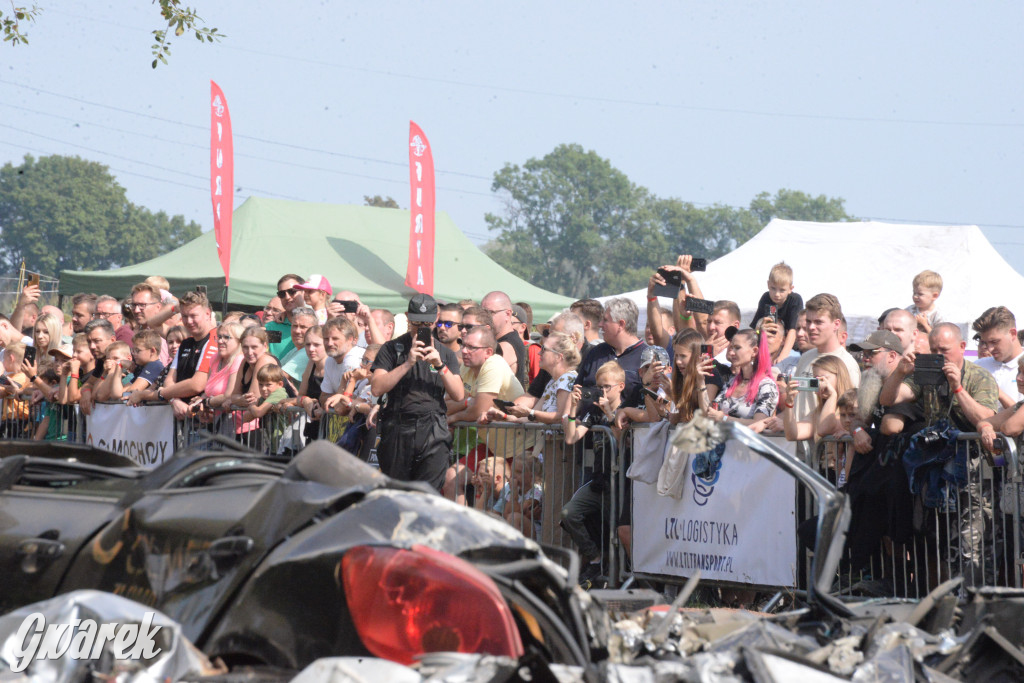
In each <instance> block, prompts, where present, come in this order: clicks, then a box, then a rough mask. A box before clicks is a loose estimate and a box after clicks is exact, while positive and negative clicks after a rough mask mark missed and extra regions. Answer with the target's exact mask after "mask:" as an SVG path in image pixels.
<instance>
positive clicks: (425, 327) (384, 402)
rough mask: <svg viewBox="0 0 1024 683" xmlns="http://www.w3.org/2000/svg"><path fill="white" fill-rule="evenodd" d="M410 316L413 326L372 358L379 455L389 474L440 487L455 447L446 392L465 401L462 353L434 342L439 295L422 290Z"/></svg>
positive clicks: (416, 297)
mask: <svg viewBox="0 0 1024 683" xmlns="http://www.w3.org/2000/svg"><path fill="white" fill-rule="evenodd" d="M406 316H407V317H408V320H409V331H408V332H406V333H405V334H403V335H401V336H400V337H396V338H394V339H392V340H391V341H388V342H386V343H385V344H384V345H383V346H382V347H381V348H380V351H378V352H377V358H376V359H375V360H374V362H373V367H372V371H373V375H372V377H371V378H370V387H371V389H372V391H373V395H374V396H379V397H381V410H380V424H379V429H380V445H379V446H378V448H377V459H378V460H379V462H380V469H381V471H382V472H384V474H386V475H388V476H389V477H393V478H395V479H401V480H403V481H425V482H427V483H429V484H430V485H431V486H433V487H435V488H437V489H439V490H440V488H441V485H442V484H443V483H444V478H445V472H446V471H447V469H448V458H449V456H450V455H451V452H452V435H451V432H450V431H448V422H447V420H446V408H445V402H444V397H445V393H446V392H447V394H448V395H449V396H451V397H452V398H453V399H454V400H456V401H461V400H462V397H463V396H464V394H465V390H464V388H463V386H462V378H461V377H460V376H459V361H458V358H456V356H455V354H454V353H452V351H451V350H450V349H448V348H447V347H445V346H443V345H441V344H436V345H435V344H433V343H432V339H433V337H432V335H431V333H430V330H431V329H432V328H433V326H434V323H435V321H436V320H437V303H436V302H435V301H434V298H433V297H431V296H429V295H427V294H417V295H416V296H414V297H413V298H412V299H411V300H410V301H409V310H408V313H407V314H406ZM423 331H426V333H425V334H423Z"/></svg>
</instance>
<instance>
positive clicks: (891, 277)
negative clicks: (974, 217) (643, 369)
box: [602, 218, 1024, 346]
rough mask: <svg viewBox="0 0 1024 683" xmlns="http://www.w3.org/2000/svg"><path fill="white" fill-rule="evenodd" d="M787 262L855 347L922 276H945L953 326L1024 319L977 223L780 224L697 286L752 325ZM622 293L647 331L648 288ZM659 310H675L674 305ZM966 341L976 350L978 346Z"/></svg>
mask: <svg viewBox="0 0 1024 683" xmlns="http://www.w3.org/2000/svg"><path fill="white" fill-rule="evenodd" d="M695 256H699V254H695ZM779 261H785V262H786V263H787V264H789V265H790V266H791V267H792V268H793V284H794V287H795V289H796V292H797V293H799V294H800V295H801V296H802V297H803V299H804V301H805V302H806V301H807V300H808V299H809V298H811V297H812V296H814V295H815V294H818V293H821V292H829V293H831V294H834V295H835V296H837V297H838V298H839V302H840V303H841V304H842V307H843V314H844V315H845V316H846V319H847V324H848V326H849V333H850V334H849V340H848V343H853V342H855V341H858V340H861V339H864V338H865V337H866V336H867V334H869V333H870V332H871V330H874V329H875V328H877V327H878V320H877V319H878V316H879V315H880V314H881V313H882V312H883V311H885V310H886V309H888V308H892V307H897V306H898V307H900V308H905V307H907V306H909V305H910V304H911V303H913V302H912V301H911V298H910V295H911V290H912V285H911V282H912V280H913V279H914V276H915V275H916V274H917V273H919V272H921V271H922V270H934V271H936V272H937V273H939V274H940V275H942V280H943V289H942V295H941V296H940V297H939V299H938V301H937V302H936V305H937V306H938V308H939V311H940V312H941V313H942V315H943V317H944V319H945V320H947V321H949V322H954V323H957V324H959V325H961V327H962V329H964V330H965V331H967V330H969V329H970V324H971V322H972V321H973V320H974V319H975V318H977V317H978V316H979V315H980V314H981V313H982V312H984V311H985V309H987V308H988V307H990V306H1006V307H1007V308H1009V309H1010V310H1011V311H1013V313H1014V314H1015V315H1018V316H1024V277H1022V276H1021V275H1020V274H1019V273H1018V272H1017V271H1015V270H1014V269H1013V268H1012V267H1010V265H1009V264H1008V263H1007V262H1006V261H1004V260H1003V257H1002V256H1000V255H999V253H998V252H997V251H996V250H995V248H993V246H992V245H991V244H990V243H989V241H988V240H987V239H986V238H985V236H984V235H983V234H982V232H981V230H980V229H979V228H978V227H977V226H976V225H953V226H934V225H902V224H897V223H879V222H863V223H811V222H805V221H786V220H780V219H777V218H776V219H773V220H772V221H771V222H770V223H769V224H768V225H767V226H765V228H764V229H763V230H762V231H761V232H759V233H758V234H757V235H755V236H754V237H753V238H752V239H751V240H750V241H748V242H747V243H745V244H743V245H742V246H740V247H739V248H738V249H736V250H735V251H732V252H730V253H728V254H726V255H725V256H723V257H721V258H719V259H717V260H716V261H713V262H712V263H709V264H708V270H707V272H706V273H700V274H698V282H699V283H700V286H701V289H702V290H703V292H704V295H705V297H706V298H708V299H712V300H717V299H730V300H732V301H735V302H736V303H737V304H739V307H740V310H741V311H742V313H743V324H744V325H747V324H748V323H749V322H750V320H751V318H752V317H753V314H754V310H755V309H756V307H757V302H758V299H759V298H760V297H761V294H763V293H764V292H765V291H766V290H767V280H768V272H769V271H770V270H771V267H772V266H773V265H774V264H776V263H778V262H779ZM620 296H627V297H629V298H630V299H632V300H633V301H635V302H636V303H637V306H638V307H639V308H640V317H641V321H640V326H641V328H642V327H643V325H644V324H645V323H646V311H647V298H646V297H647V290H646V289H642V290H637V291H635V292H629V293H627V294H623V295H620ZM608 298H611V297H602V300H605V299H608ZM661 303H662V305H665V306H670V305H671V301H670V300H668V299H662V300H661ZM972 334H973V333H972ZM969 336H970V335H969ZM968 344H969V345H971V346H973V342H971V341H970V340H968Z"/></svg>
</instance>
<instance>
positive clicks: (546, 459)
mask: <svg viewBox="0 0 1024 683" xmlns="http://www.w3.org/2000/svg"><path fill="white" fill-rule="evenodd" d="M452 436H453V463H452V466H451V467H450V468H449V470H448V476H447V479H446V483H445V486H444V490H443V494H444V495H445V496H446V497H447V498H449V499H451V500H454V501H456V502H458V503H462V504H466V505H469V506H471V507H474V506H475V507H479V508H482V509H488V508H489V509H491V511H494V510H493V508H494V502H495V501H496V499H498V498H501V496H496V495H495V494H494V491H493V488H494V484H493V483H491V484H488V483H487V480H486V478H485V477H482V476H477V477H475V478H474V470H477V471H479V470H480V467H481V465H486V467H487V469H488V470H496V471H499V470H501V469H502V468H504V469H505V471H506V473H507V482H508V490H507V492H506V494H505V496H504V499H505V500H504V501H502V502H501V503H499V508H500V510H501V516H502V517H503V518H504V519H505V520H506V521H508V522H509V523H510V524H512V525H513V526H515V527H516V528H518V529H520V530H521V531H522V532H523V533H524V535H526V536H529V537H531V538H534V539H535V540H537V541H539V542H541V543H544V544H547V545H554V546H559V547H564V548H572V549H574V550H576V551H578V552H580V553H581V554H582V555H589V556H593V555H596V556H597V557H599V558H600V563H601V576H602V577H604V578H605V579H607V581H608V583H609V585H612V586H618V585H619V584H620V583H621V576H620V574H621V567H622V559H621V543H620V542H619V539H618V535H617V527H618V525H619V517H620V512H621V510H622V490H623V489H622V487H621V482H620V476H621V473H622V471H623V470H624V468H623V467H622V463H621V457H620V453H621V451H620V444H619V441H618V440H617V439H616V438H615V436H614V435H613V433H612V431H611V429H609V428H608V427H601V426H595V427H591V428H590V430H589V433H588V435H587V437H586V438H584V439H582V440H581V441H580V442H578V443H577V444H573V445H571V446H570V445H567V444H566V443H565V435H564V432H563V430H562V427H561V425H549V424H540V423H501V422H493V423H489V424H488V425H486V426H480V425H477V424H474V423H457V424H455V425H453V427H452ZM595 472H596V473H598V475H597V476H595ZM492 474H493V472H492ZM474 479H475V481H474ZM538 499H540V504H539V506H538V505H537V503H536V502H534V501H537V500H538ZM538 507H539V509H538ZM589 556H586V557H583V558H582V559H583V560H584V561H586V560H589V559H591V557H589Z"/></svg>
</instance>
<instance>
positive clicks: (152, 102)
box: [0, 0, 1024, 288]
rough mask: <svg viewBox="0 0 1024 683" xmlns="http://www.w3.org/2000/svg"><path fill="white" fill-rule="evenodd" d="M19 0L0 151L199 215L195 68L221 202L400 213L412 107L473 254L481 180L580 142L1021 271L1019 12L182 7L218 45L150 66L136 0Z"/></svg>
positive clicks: (454, 4)
mask: <svg viewBox="0 0 1024 683" xmlns="http://www.w3.org/2000/svg"><path fill="white" fill-rule="evenodd" d="M187 1H188V0H187ZM37 2H38V3H39V4H40V6H41V7H42V9H43V12H42V14H41V15H40V16H39V17H38V19H37V21H36V22H35V23H34V24H31V25H28V26H27V27H26V30H27V32H28V35H29V39H30V43H29V44H28V45H19V46H16V47H11V46H10V45H9V44H0V163H7V162H11V163H14V164H18V163H20V162H21V159H22V158H23V156H24V155H25V154H32V155H34V156H37V157H38V156H42V155H47V154H67V155H79V156H81V157H83V158H86V159H89V160H94V161H99V162H101V163H104V164H106V165H108V166H109V167H110V169H111V171H112V172H113V173H114V175H115V176H116V177H117V179H118V181H119V182H120V183H121V184H122V185H123V186H124V187H125V188H126V189H127V194H128V198H129V199H130V200H131V201H133V202H135V203H136V204H141V205H143V206H145V207H147V208H149V209H151V210H154V211H156V210H164V211H167V212H168V213H171V214H184V215H185V217H186V218H187V219H190V220H195V221H197V222H199V223H200V224H201V225H202V226H203V229H204V230H208V229H210V228H211V227H212V217H211V206H210V199H209V116H210V115H209V108H208V98H209V88H210V85H209V81H210V79H213V80H215V81H217V83H218V84H219V85H220V86H221V88H222V89H223V91H224V93H225V96H226V98H227V100H228V104H229V107H230V111H231V118H232V125H233V130H234V146H235V185H236V187H238V188H240V190H239V191H238V192H237V194H236V199H235V206H236V207H237V206H239V205H241V203H242V201H244V199H245V198H246V197H248V196H250V195H256V196H267V197H277V198H288V199H297V200H302V201H311V202H329V203H362V201H363V196H364V195H377V194H380V195H390V196H392V197H394V198H395V199H396V200H397V201H398V202H399V204H400V205H401V206H403V207H408V206H409V187H408V178H409V176H408V165H407V164H408V161H407V159H408V152H407V137H408V130H409V121H410V120H413V121H416V123H418V124H419V125H420V126H421V127H422V128H423V130H424V131H425V133H426V135H427V136H428V137H429V139H430V142H431V144H432V147H433V152H434V162H435V165H436V169H437V208H438V210H442V211H446V212H447V213H448V214H449V215H450V216H451V217H452V218H453V219H454V221H455V223H456V224H457V225H458V226H459V227H460V228H461V229H462V230H463V232H465V233H466V234H467V235H468V236H469V237H470V238H471V239H472V240H473V241H474V242H476V243H478V244H482V243H484V242H485V241H486V240H487V239H489V237H492V236H493V234H492V233H489V232H488V229H487V224H486V223H485V221H484V215H485V214H486V213H487V212H492V213H500V212H501V211H502V210H503V204H502V201H501V200H500V198H499V197H497V196H496V195H495V194H494V193H492V191H491V187H490V186H491V181H492V179H493V175H494V173H495V172H496V171H498V170H499V169H501V168H502V166H503V165H504V164H506V163H514V164H523V163H524V162H526V161H527V160H528V159H530V158H534V157H537V158H539V157H542V156H544V155H545V154H547V153H549V152H551V151H552V150H553V149H554V148H555V147H556V146H557V145H559V144H563V143H579V144H581V145H582V146H583V147H584V148H586V149H591V150H594V151H596V152H597V153H598V154H600V155H601V156H602V157H604V158H607V159H608V160H610V162H611V163H612V164H613V165H614V166H615V167H616V168H618V169H619V170H621V171H623V172H624V173H625V174H626V175H627V176H628V177H629V178H630V179H631V180H632V181H633V182H635V183H637V184H639V185H643V186H645V187H647V188H648V189H649V190H651V191H652V192H653V193H655V194H656V195H658V196H663V197H678V198H681V199H683V200H685V201H690V202H693V203H695V204H697V205H699V206H704V205H711V204H728V205H733V206H746V205H748V204H749V202H750V200H751V199H752V198H753V197H754V196H755V195H757V194H758V193H760V192H763V191H768V192H771V193H774V192H775V191H777V190H778V189H780V188H789V189H793V190H800V191H803V192H807V193H809V194H812V195H818V194H825V195H828V196H832V197H841V198H843V199H845V200H846V209H847V211H848V212H849V213H851V214H853V215H855V216H857V217H859V218H869V219H875V220H885V221H895V222H912V223H936V224H946V225H960V224H974V225H979V226H981V228H982V230H983V231H984V233H985V234H986V236H987V237H988V238H989V239H990V240H991V241H992V242H993V243H994V244H995V246H996V248H997V249H998V250H999V251H1000V252H1001V253H1002V254H1003V255H1004V256H1005V257H1006V259H1007V261H1008V262H1009V263H1010V264H1011V265H1012V266H1014V267H1015V268H1016V269H1017V270H1018V271H1019V272H1022V273H1024V193H1022V188H1024V172H1022V170H1021V160H1022V158H1024V88H1022V87H1021V85H1022V84H1024V48H1022V47H1021V44H1020V36H1021V35H1024V4H1021V3H1020V2H985V3H962V2H939V1H935V2H898V3H893V2H870V1H859V2H829V3H822V2H820V1H815V2H772V3H769V2H750V1H737V2H664V3H659V2H604V1H600V0H594V1H591V2H586V3H582V2H568V1H567V2H550V1H547V2H529V1H527V2H518V3H501V4H499V3H487V2H461V1H449V2H388V1H380V2H373V3H367V2H359V3H352V2H336V1H332V2H326V1H323V2H304V1H302V0H292V1H291V2H288V3H281V2H264V1H263V0H215V1H214V0H194V2H196V3H198V4H197V5H195V6H196V8H197V10H198V12H199V14H200V16H202V17H203V19H204V20H205V22H206V25H207V26H209V27H216V28H217V29H218V30H219V31H220V32H221V33H223V34H225V36H226V37H225V38H224V39H223V40H222V41H221V42H219V43H215V44H208V43H204V44H200V43H199V42H198V41H196V40H195V38H194V37H191V36H188V35H186V36H183V37H181V38H178V39H176V40H175V41H174V42H173V44H172V52H171V56H170V60H169V64H168V65H160V66H159V67H158V68H157V69H152V68H151V67H150V63H151V61H152V55H151V53H150V46H151V44H152V42H153V41H152V36H151V35H150V32H151V31H152V30H153V29H155V28H159V27H160V26H161V24H162V22H161V20H160V17H159V13H158V8H157V6H156V5H154V4H151V3H150V2H147V1H146V0H135V1H134V2H128V0H120V1H118V2H96V1H92V2H84V1H78V0H60V1H50V0H37ZM18 4H24V3H18ZM666 256H669V257H670V256H672V255H666ZM652 265H656V264H652ZM908 288H909V285H908Z"/></svg>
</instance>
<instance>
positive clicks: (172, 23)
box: [0, 0, 224, 69]
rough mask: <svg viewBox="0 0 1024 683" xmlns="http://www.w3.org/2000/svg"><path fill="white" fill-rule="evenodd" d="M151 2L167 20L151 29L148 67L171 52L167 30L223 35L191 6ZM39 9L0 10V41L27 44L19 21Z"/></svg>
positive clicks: (176, 0)
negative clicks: (160, 25)
mask: <svg viewBox="0 0 1024 683" xmlns="http://www.w3.org/2000/svg"><path fill="white" fill-rule="evenodd" d="M153 2H154V4H156V5H159V7H160V16H161V17H163V19H164V21H166V22H167V28H166V29H156V30H155V31H153V40H154V42H153V46H152V51H153V57H154V59H153V65H152V66H153V68H154V69H155V68H156V65H157V64H159V63H160V62H163V63H164V64H166V63H167V58H168V57H169V56H170V54H171V45H170V43H169V42H168V40H169V36H168V35H167V32H168V31H173V32H174V35H175V37H181V36H182V35H184V34H185V33H187V32H192V33H193V34H194V35H195V37H196V40H198V41H199V42H200V43H202V42H207V43H212V42H213V41H214V40H220V39H221V38H223V37H224V34H223V33H219V32H218V31H217V29H215V28H206V27H205V26H203V18H202V17H200V16H199V15H198V14H196V11H195V10H194V9H193V8H191V7H182V6H181V0H153ZM40 12H42V9H40V8H39V7H37V6H36V5H32V7H31V8H26V7H15V6H14V4H13V2H12V3H11V11H10V12H8V13H7V14H4V13H3V12H0V36H3V39H4V42H9V43H11V45H17V44H18V43H25V44H26V45H28V35H27V34H26V33H25V32H24V30H23V29H22V26H21V22H23V21H24V22H31V21H35V19H36V17H37V16H39V14H40Z"/></svg>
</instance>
